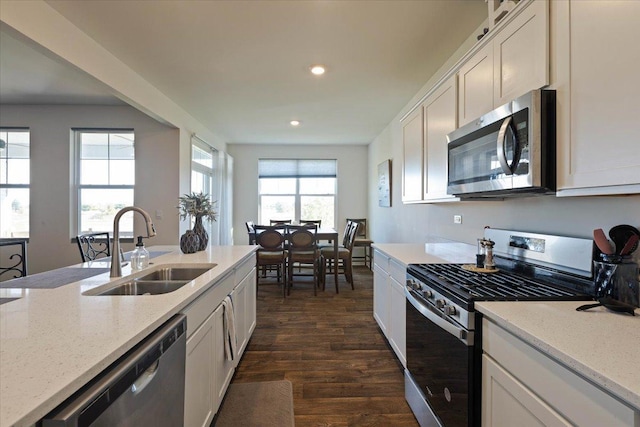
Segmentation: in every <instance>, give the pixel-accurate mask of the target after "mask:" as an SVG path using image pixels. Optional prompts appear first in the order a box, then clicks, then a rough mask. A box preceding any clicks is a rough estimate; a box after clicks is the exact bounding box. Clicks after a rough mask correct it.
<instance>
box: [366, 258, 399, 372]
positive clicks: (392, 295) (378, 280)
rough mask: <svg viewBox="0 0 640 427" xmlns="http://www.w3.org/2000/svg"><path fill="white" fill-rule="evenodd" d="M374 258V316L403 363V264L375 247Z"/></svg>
mask: <svg viewBox="0 0 640 427" xmlns="http://www.w3.org/2000/svg"><path fill="white" fill-rule="evenodd" d="M373 259H374V265H373V317H374V318H375V319H376V321H377V322H378V325H379V326H380V329H381V330H382V333H383V334H384V336H385V337H386V338H387V341H389V345H391V348H392V349H393V351H394V352H395V354H396V357H397V358H398V359H399V360H400V362H402V366H404V367H406V366H407V356H406V353H407V346H406V319H405V315H406V309H407V308H406V298H405V296H404V282H405V275H406V266H405V265H404V264H402V263H400V262H398V261H397V260H395V259H393V258H389V256H388V255H386V254H385V253H383V252H380V251H378V250H376V251H375V252H374V257H373Z"/></svg>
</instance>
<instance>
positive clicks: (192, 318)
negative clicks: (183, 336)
mask: <svg viewBox="0 0 640 427" xmlns="http://www.w3.org/2000/svg"><path fill="white" fill-rule="evenodd" d="M254 264H255V258H254V256H253V255H252V256H250V257H248V258H246V259H245V261H244V262H242V263H241V264H239V265H238V266H237V267H236V268H235V269H234V270H233V272H232V273H230V274H228V275H226V276H225V277H224V278H222V279H220V280H218V281H217V283H215V284H214V285H212V286H211V287H210V288H209V290H207V291H206V292H205V293H204V294H202V295H201V296H200V297H199V298H198V299H196V300H195V301H194V302H192V303H191V304H190V305H189V306H187V307H186V308H185V309H184V311H183V312H184V313H185V314H186V315H187V358H186V368H185V404H184V410H185V415H184V425H185V426H186V427H202V426H209V425H210V424H211V421H212V420H213V417H214V416H215V414H216V412H217V411H218V408H219V407H220V404H221V403H222V399H223V398H224V395H225V393H226V391H227V388H228V387H229V384H230V382H231V378H232V377H233V374H234V372H235V368H236V366H237V365H238V362H239V360H240V358H241V357H242V354H243V353H244V350H245V349H246V346H247V343H248V342H249V338H250V337H251V334H252V333H253V330H254V329H255V325H256V286H255V274H256V270H255V266H254ZM227 295H229V296H230V297H231V300H232V301H233V303H234V326H235V330H236V336H237V339H238V341H237V342H238V346H237V353H238V354H237V357H236V358H235V359H234V360H227V358H226V355H225V350H224V339H225V337H224V314H225V313H224V307H223V305H222V301H223V300H224V299H225V298H226V296H227Z"/></svg>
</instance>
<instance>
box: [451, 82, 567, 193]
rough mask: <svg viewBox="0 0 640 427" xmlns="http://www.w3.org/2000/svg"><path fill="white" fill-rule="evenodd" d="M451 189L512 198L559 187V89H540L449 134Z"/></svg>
mask: <svg viewBox="0 0 640 427" xmlns="http://www.w3.org/2000/svg"><path fill="white" fill-rule="evenodd" d="M447 141H448V182H447V193H449V194H454V195H457V196H459V197H470V198H471V197H473V198H475V197H481V198H483V197H509V196H523V195H530V194H544V193H552V192H554V191H555V189H556V93H555V91H553V90H541V89H539V90H535V91H532V92H529V93H527V94H526V95H523V96H521V97H519V98H517V99H515V100H513V101H511V102H509V103H507V104H505V105H503V106H501V107H500V108H497V109H495V110H493V111H491V112H490V113H487V114H485V115H483V116H482V117H480V118H479V119H478V120H475V121H473V122H471V123H468V124H466V125H464V126H462V127H460V128H458V129H456V130H455V131H453V132H451V133H450V134H449V135H447Z"/></svg>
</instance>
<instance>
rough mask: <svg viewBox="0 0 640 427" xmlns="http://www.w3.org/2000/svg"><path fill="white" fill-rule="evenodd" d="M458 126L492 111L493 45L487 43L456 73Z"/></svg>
mask: <svg viewBox="0 0 640 427" xmlns="http://www.w3.org/2000/svg"><path fill="white" fill-rule="evenodd" d="M458 84H459V91H458V126H463V125H465V124H467V123H469V122H471V121H472V120H475V119H477V118H478V117H480V116H481V115H483V114H485V113H488V112H489V111H491V110H493V44H492V43H489V44H487V45H486V46H485V47H483V48H482V49H480V50H479V51H478V52H477V53H476V54H475V55H473V56H472V57H471V58H469V60H468V61H467V62H466V63H465V64H464V65H462V67H460V70H459V71H458Z"/></svg>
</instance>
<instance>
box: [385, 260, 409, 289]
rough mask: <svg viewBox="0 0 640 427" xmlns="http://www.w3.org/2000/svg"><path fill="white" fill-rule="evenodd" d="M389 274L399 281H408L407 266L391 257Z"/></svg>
mask: <svg viewBox="0 0 640 427" xmlns="http://www.w3.org/2000/svg"><path fill="white" fill-rule="evenodd" d="M389 275H390V276H391V277H393V278H394V279H395V280H396V282H398V283H403V284H404V283H405V282H406V281H407V266H406V265H404V264H402V263H400V262H398V261H396V260H395V259H393V258H391V259H390V260H389Z"/></svg>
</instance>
